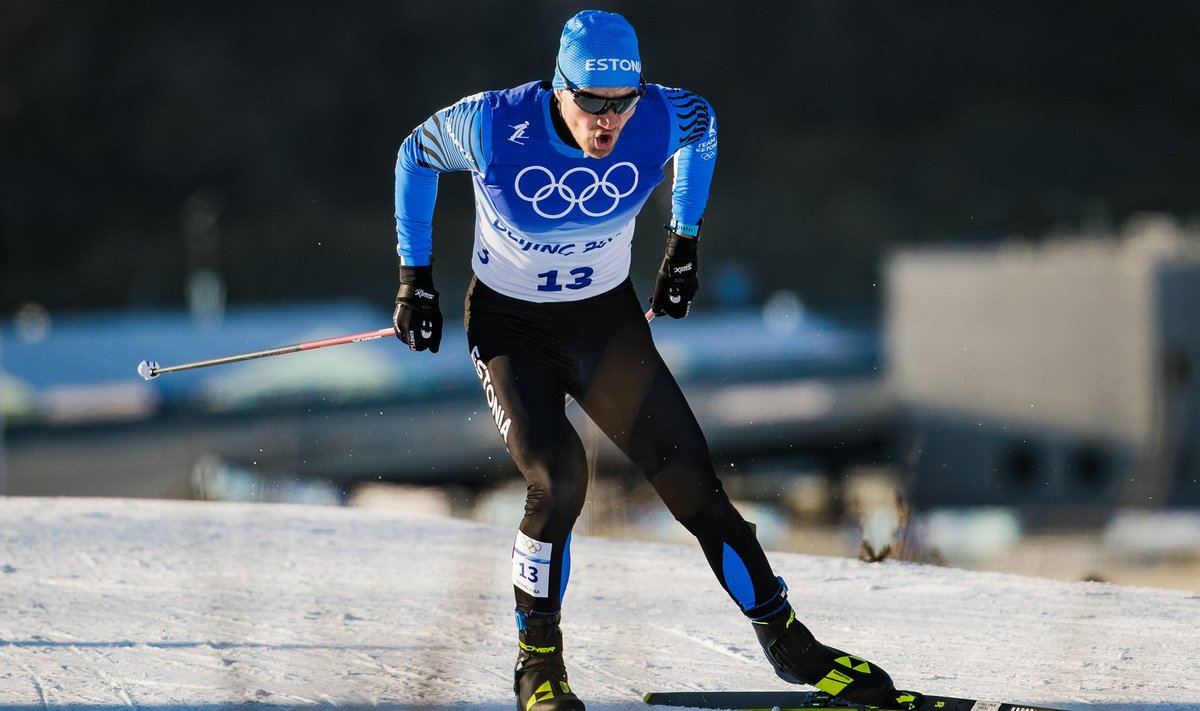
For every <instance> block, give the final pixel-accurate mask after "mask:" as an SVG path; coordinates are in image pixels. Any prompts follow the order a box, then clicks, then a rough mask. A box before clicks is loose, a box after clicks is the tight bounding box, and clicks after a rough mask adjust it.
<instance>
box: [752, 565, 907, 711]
mask: <svg viewBox="0 0 1200 711" xmlns="http://www.w3.org/2000/svg"><path fill="white" fill-rule="evenodd" d="M781 583H782V581H781ZM786 598H787V588H786V586H783V587H782V588H781V590H780V593H779V595H778V596H777V597H776V599H775V600H773V601H772V603H768V605H764V606H760V609H761V608H762V607H768V606H769V607H772V608H774V609H773V610H772V611H771V612H770V613H769V615H768V616H766V617H763V618H759V619H753V618H752V620H751V621H752V622H753V623H754V632H755V634H756V635H757V636H758V643H759V644H761V645H762V648H763V652H765V653H766V655H767V659H768V660H769V661H770V662H771V666H772V667H774V668H775V674H776V675H777V676H778V677H779V678H780V679H783V680H784V681H786V682H789V683H792V684H809V685H811V686H815V687H817V688H818V689H820V690H821V691H824V692H825V693H827V694H829V695H830V696H836V697H837V698H839V699H844V700H846V701H850V702H852V703H856V704H863V705H865V706H879V707H883V708H886V709H912V708H916V705H917V703H918V701H919V697H918V695H916V694H913V693H911V692H901V691H897V690H896V687H895V685H894V684H893V683H892V678H891V677H890V676H888V673H887V672H885V671H884V670H882V669H880V668H879V667H877V666H875V665H874V664H872V663H871V662H868V661H867V660H865V659H863V658H861V657H856V656H854V655H852V654H847V653H846V652H843V651H841V650H840V649H834V648H833V647H827V646H825V645H823V644H821V643H820V642H818V641H817V639H816V637H814V636H813V634H812V632H809V631H808V628H807V627H805V626H804V625H803V624H801V623H800V621H799V620H797V619H796V613H795V611H794V610H792V606H791V604H790V603H788V601H787V599H786Z"/></svg>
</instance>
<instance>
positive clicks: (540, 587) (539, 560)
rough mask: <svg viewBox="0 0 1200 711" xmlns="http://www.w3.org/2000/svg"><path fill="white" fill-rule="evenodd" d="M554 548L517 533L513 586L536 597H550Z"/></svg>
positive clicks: (513, 564)
mask: <svg viewBox="0 0 1200 711" xmlns="http://www.w3.org/2000/svg"><path fill="white" fill-rule="evenodd" d="M553 548H554V546H553V545H551V544H549V543H544V542H542V541H535V540H533V539H532V538H530V537H529V536H526V535H525V534H524V533H522V532H520V531H517V542H516V543H515V544H513V556H512V580H513V585H515V586H516V587H518V588H520V589H521V590H524V591H525V592H527V593H529V594H530V595H532V596H534V597H549V596H550V588H549V585H550V553H551V551H552V550H553Z"/></svg>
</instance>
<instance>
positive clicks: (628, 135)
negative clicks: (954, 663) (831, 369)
mask: <svg viewBox="0 0 1200 711" xmlns="http://www.w3.org/2000/svg"><path fill="white" fill-rule="evenodd" d="M552 76H553V79H552V80H551V81H549V82H546V81H540V82H539V81H535V82H530V83H528V84H523V85H521V86H518V87H515V88H512V89H507V90H503V91H488V92H483V93H480V94H475V95H473V96H469V97H466V98H464V99H462V100H460V101H458V102H457V103H455V104H453V105H452V106H449V107H447V108H445V109H442V110H441V111H438V112H437V113H435V114H434V115H433V116H431V117H430V118H429V119H428V120H426V121H425V122H424V123H423V124H421V125H420V126H418V127H417V128H416V129H415V130H414V131H413V132H412V134H411V135H409V137H408V138H407V139H406V140H405V141H404V143H403V145H402V146H401V148H400V152H399V157H398V160H397V163H396V196H395V197H396V230H397V235H398V240H399V241H398V248H397V252H398V254H399V256H400V290H399V293H398V294H397V297H396V309H395V312H394V317H393V321H394V325H395V331H396V336H397V337H398V338H399V339H400V340H402V341H404V342H405V343H407V344H408V346H409V348H410V349H412V350H415V351H421V350H426V349H428V350H430V351H432V352H434V353H436V352H437V350H438V347H439V345H440V342H441V336H442V315H441V310H440V307H439V304H438V292H437V291H436V290H435V289H434V284H433V271H432V252H433V245H432V239H431V233H432V217H433V211H434V203H435V200H436V194H437V182H438V176H439V175H440V174H442V173H445V172H451V171H467V172H469V173H471V177H472V184H473V186H474V191H475V208H476V216H475V240H474V250H473V251H474V253H473V256H472V268H473V271H474V277H473V279H472V281H471V284H470V287H469V289H468V294H467V299H466V305H465V307H466V318H465V325H466V330H467V338H468V346H469V348H470V353H471V358H472V360H473V361H474V364H475V372H476V374H477V375H478V376H479V379H480V382H481V384H482V386H483V388H484V392H485V395H486V398H487V402H488V406H489V408H490V413H491V417H492V418H493V419H494V420H495V422H496V426H497V428H498V429H499V432H500V436H501V437H502V438H503V440H504V442H505V445H506V446H507V448H508V451H509V454H510V455H511V456H512V458H513V460H514V461H515V463H516V464H517V466H518V467H519V468H520V470H521V472H522V474H523V475H524V477H525V479H526V481H527V484H528V489H527V498H526V503H525V515H524V518H523V519H522V521H521V524H520V527H519V530H518V531H517V535H516V543H515V545H514V547H513V555H512V581H513V588H514V593H515V596H516V622H517V632H518V645H519V650H518V656H517V664H516V671H515V679H514V690H515V692H516V694H517V699H518V702H517V706H518V709H520V711H562V710H574V709H583V708H584V705H583V702H582V701H580V700H579V698H578V697H577V696H576V695H575V693H574V692H573V691H572V689H571V687H570V686H569V685H568V682H567V673H566V669H565V666H564V663H563V656H562V632H561V629H560V626H559V620H560V613H561V607H562V601H563V594H564V592H565V590H566V587H567V580H568V575H569V571H570V543H571V529H572V527H573V525H574V523H575V520H576V518H577V517H578V515H579V513H580V511H581V510H582V508H583V504H584V501H585V496H586V488H587V481H588V469H587V462H586V457H585V453H584V447H583V445H582V443H581V441H580V438H579V435H578V434H577V433H576V431H575V429H574V428H573V427H572V425H571V423H570V422H569V420H568V419H567V416H566V412H565V408H564V400H565V397H566V396H567V395H570V396H571V397H573V398H574V399H575V401H576V402H578V403H579V405H580V407H582V408H583V410H584V412H586V413H587V415H588V417H590V418H591V420H592V421H593V422H595V423H596V425H597V426H598V427H599V428H600V429H601V430H602V431H603V432H604V433H605V434H606V435H607V436H608V437H609V438H610V439H611V440H612V441H613V442H614V443H615V444H616V445H617V446H618V447H619V448H620V449H621V450H622V451H623V452H624V453H625V454H626V455H628V456H629V457H630V459H631V460H632V461H633V462H635V463H636V464H637V466H638V467H639V468H640V469H641V471H642V472H643V473H644V474H645V476H646V478H647V479H648V480H649V482H650V483H651V484H652V485H653V486H654V488H655V491H656V492H657V493H658V495H659V496H660V497H661V498H662V500H663V502H664V503H665V504H666V506H667V507H668V509H669V510H670V511H671V513H672V514H673V515H674V517H675V518H676V519H677V520H679V521H680V523H682V524H683V526H685V527H686V528H687V530H688V531H690V532H691V533H692V534H693V535H695V536H696V538H697V540H698V541H699V543H700V547H701V549H702V550H703V552H704V555H705V557H706V558H707V560H708V562H709V564H710V566H711V567H712V569H713V571H714V573H716V576H717V579H718V581H720V584H721V586H722V587H723V588H724V589H725V590H726V591H727V592H728V593H729V595H730V596H731V597H732V598H733V600H734V601H735V602H736V603H737V604H738V606H739V607H740V609H741V611H742V612H743V613H744V614H745V615H746V617H748V618H749V619H750V620H751V622H752V623H753V627H754V630H755V632H756V633H757V636H758V639H759V641H760V643H761V644H762V646H763V649H764V651H765V652H766V655H767V658H768V659H769V660H770V662H771V664H772V665H773V666H774V668H775V671H776V673H777V674H778V675H779V676H780V677H782V678H783V679H786V680H787V681H790V682H793V683H807V684H814V685H816V686H818V687H820V688H822V689H824V690H826V691H828V692H830V693H833V694H835V695H837V696H840V697H844V698H846V699H849V700H853V701H857V702H862V703H867V704H875V705H879V704H887V705H889V706H896V705H897V704H899V703H901V701H902V700H903V699H905V698H911V697H906V695H905V694H902V693H900V692H897V691H896V689H895V687H894V686H893V684H892V681H891V679H890V678H889V677H888V675H887V673H886V672H884V671H883V670H882V669H880V668H878V667H876V666H874V665H873V664H870V663H867V662H865V661H864V660H862V659H860V658H857V657H853V656H851V655H848V654H845V653H844V652H841V651H838V650H836V649H832V648H830V647H826V646H824V645H822V644H820V643H819V642H817V641H816V640H815V639H814V638H813V636H812V634H811V633H810V632H809V631H808V630H807V629H806V628H805V627H804V625H802V624H800V622H799V621H798V620H796V617H795V614H794V613H793V611H792V608H791V605H790V604H789V602H788V598H787V586H786V585H785V584H784V583H783V580H782V579H781V578H778V577H776V575H775V574H774V572H772V570H771V566H770V564H769V563H768V562H767V558H766V556H765V555H764V553H763V550H762V548H761V546H760V545H759V543H758V541H757V539H756V538H755V535H754V532H753V530H752V529H751V528H750V526H749V525H748V524H747V523H746V522H745V521H744V520H743V519H742V517H741V515H740V514H739V513H738V512H737V510H736V509H735V508H734V507H733V505H732V504H731V503H730V501H729V498H728V496H727V495H726V494H725V492H724V490H723V488H722V485H721V482H720V480H719V479H718V478H717V476H716V473H715V471H714V469H713V465H712V462H711V461H710V458H709V453H708V445H707V443H706V441H705V438H704V435H703V433H702V432H701V430H700V427H699V425H698V424H697V421H696V418H695V416H694V415H693V413H692V410H691V408H690V407H689V405H688V403H687V401H686V400H685V399H684V396H683V394H682V392H681V391H680V389H679V386H678V385H677V383H676V381H675V379H674V377H673V376H672V375H671V373H670V372H669V371H668V370H667V367H666V365H665V364H664V363H663V360H662V358H661V357H660V355H659V354H658V352H657V350H656V349H655V347H654V343H653V341H652V339H651V334H650V328H649V326H648V325H647V323H646V319H645V316H644V315H643V313H642V309H641V307H640V306H639V301H638V298H637V297H636V295H635V294H634V291H633V287H632V285H631V282H630V279H629V270H630V247H631V243H632V239H633V233H634V221H635V218H636V217H637V214H638V212H639V211H640V210H641V209H642V206H643V205H644V204H645V202H646V200H647V198H648V197H649V195H650V193H651V191H652V190H653V189H654V188H655V186H657V185H658V184H659V183H660V182H661V181H662V180H663V168H664V167H665V165H666V164H667V163H668V162H669V161H670V160H672V159H674V163H675V165H674V179H673V190H672V217H671V219H670V223H669V225H668V226H667V236H666V255H665V257H664V259H663V261H662V265H661V267H660V269H659V272H658V279H657V282H656V284H655V288H654V295H653V297H652V298H651V299H650V304H651V308H652V310H653V312H654V314H656V315H661V314H666V315H668V316H671V317H672V318H683V317H684V316H686V315H687V313H688V309H689V308H690V306H691V302H692V299H693V297H694V296H695V293H696V289H697V287H698V284H699V282H698V280H697V274H696V268H697V260H696V246H697V238H698V237H699V235H700V226H701V218H702V215H703V212H704V207H705V204H706V202H707V200H708V192H709V186H710V184H711V182H712V175H713V167H714V164H715V159H716V153H717V124H716V119H715V117H714V114H713V110H712V107H711V106H710V105H709V104H708V102H707V101H705V100H704V99H703V98H701V97H699V96H697V95H696V94H693V93H691V92H689V91H684V90H681V89H671V88H667V87H664V86H660V85H658V84H651V83H647V82H646V81H645V80H644V79H643V77H642V62H641V57H640V54H639V51H638V44H637V37H636V35H635V33H634V30H633V28H632V27H631V26H630V25H629V23H628V22H626V20H625V19H624V18H623V17H621V16H620V15H617V14H613V13H607V12H599V11H584V12H580V13H579V14H577V15H575V16H574V17H572V18H571V19H570V20H568V21H567V23H566V26H565V27H564V29H563V32H562V36H561V38H560V43H559V52H558V56H557V61H556V63H555V66H554V69H553V73H552Z"/></svg>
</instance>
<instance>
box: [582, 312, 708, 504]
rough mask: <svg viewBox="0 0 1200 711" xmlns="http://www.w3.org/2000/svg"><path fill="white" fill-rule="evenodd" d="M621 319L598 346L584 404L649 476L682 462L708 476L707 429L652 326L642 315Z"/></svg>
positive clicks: (590, 413) (689, 469) (605, 431)
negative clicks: (670, 366)
mask: <svg viewBox="0 0 1200 711" xmlns="http://www.w3.org/2000/svg"><path fill="white" fill-rule="evenodd" d="M621 324H622V325H621V326H620V327H617V328H614V329H612V330H611V332H610V333H609V334H607V336H606V338H605V341H604V343H603V344H602V345H600V346H598V348H597V352H598V353H599V356H598V359H597V363H596V366H595V368H594V370H593V371H592V373H591V376H590V378H589V379H588V381H587V383H586V389H585V394H584V396H583V398H582V401H581V402H582V404H583V406H584V410H585V411H586V412H587V414H588V416H589V417H591V418H592V421H593V422H595V423H596V424H597V426H599V427H600V429H601V430H602V431H603V432H604V433H605V434H606V435H607V436H608V437H609V438H610V439H612V441H613V443H614V444H616V445H617V446H618V447H619V448H620V449H621V450H622V451H623V452H625V453H626V454H627V455H628V456H629V457H630V459H632V460H633V462H634V463H635V464H636V465H637V466H638V467H639V468H640V469H641V470H642V471H643V472H644V473H645V474H646V475H647V476H650V477H654V476H655V475H657V474H658V473H659V472H662V471H663V470H664V469H667V468H674V467H683V468H684V469H686V470H688V471H689V472H691V473H692V474H694V475H695V476H697V477H704V478H705V479H707V477H708V476H709V474H710V473H711V462H710V461H709V455H708V445H707V442H706V441H705V439H704V433H703V431H702V430H701V429H700V425H699V423H698V422H697V421H696V417H695V414H694V413H693V412H692V408H691V406H690V405H689V404H688V402H687V398H686V397H684V394H683V391H682V390H681V389H680V387H679V384H678V382H676V380H675V377H674V376H673V375H672V374H671V371H670V370H669V369H668V368H667V365H666V363H665V362H663V359H662V356H661V355H660V354H659V353H658V350H657V349H656V348H655V347H654V341H653V338H652V336H651V333H650V329H649V327H648V326H647V324H646V323H645V321H644V320H643V319H641V318H640V317H639V318H636V319H633V320H630V319H624V320H623V321H621ZM708 483H710V482H708V481H705V484H706V485H707V484H708Z"/></svg>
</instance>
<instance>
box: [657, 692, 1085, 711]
mask: <svg viewBox="0 0 1200 711" xmlns="http://www.w3.org/2000/svg"><path fill="white" fill-rule="evenodd" d="M643 701H645V702H646V703H647V704H650V705H651V706H675V707H682V708H693V709H723V710H724V711H828V710H829V709H835V710H836V709H853V710H854V711H902V710H901V709H888V708H878V709H877V708H876V707H868V706H863V705H862V704H854V703H850V702H849V701H842V700H841V699H837V698H834V697H832V696H830V695H829V694H826V693H824V692H822V691H651V692H647V693H646V695H645V696H644V697H643ZM915 711H1066V710H1065V709H1056V708H1050V707H1049V706H1034V705H1030V704H1020V703H1012V702H1007V701H979V700H977V699H963V698H958V697H954V696H937V695H933V694H926V695H924V696H922V697H921V700H920V702H919V703H918V704H917V707H916V709H915Z"/></svg>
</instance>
